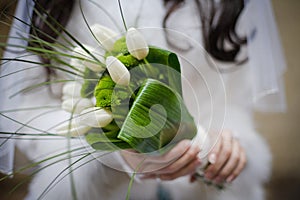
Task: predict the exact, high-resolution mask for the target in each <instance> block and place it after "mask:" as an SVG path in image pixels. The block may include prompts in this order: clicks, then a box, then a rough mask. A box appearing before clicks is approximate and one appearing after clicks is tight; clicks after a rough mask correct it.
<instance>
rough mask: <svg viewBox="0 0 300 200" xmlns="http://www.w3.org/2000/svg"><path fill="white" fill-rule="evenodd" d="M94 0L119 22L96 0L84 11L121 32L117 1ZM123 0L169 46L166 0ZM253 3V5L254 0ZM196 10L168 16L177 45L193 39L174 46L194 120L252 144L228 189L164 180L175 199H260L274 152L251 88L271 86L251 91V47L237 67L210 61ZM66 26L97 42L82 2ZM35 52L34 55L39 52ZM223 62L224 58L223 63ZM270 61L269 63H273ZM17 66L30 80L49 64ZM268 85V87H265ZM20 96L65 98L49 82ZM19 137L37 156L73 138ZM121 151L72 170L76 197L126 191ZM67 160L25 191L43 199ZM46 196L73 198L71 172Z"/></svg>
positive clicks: (58, 115)
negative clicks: (223, 68)
mask: <svg viewBox="0 0 300 200" xmlns="http://www.w3.org/2000/svg"><path fill="white" fill-rule="evenodd" d="M96 2H98V3H99V4H100V5H101V6H102V7H104V8H105V9H106V10H107V11H108V12H109V13H110V14H111V15H112V17H113V18H114V19H115V21H116V22H117V25H115V24H113V22H112V21H111V19H110V17H107V16H106V15H105V13H103V12H102V11H101V9H99V8H98V7H97V6H95V5H94V4H93V3H91V1H82V4H83V11H84V13H85V15H86V18H87V21H88V22H89V25H92V24H94V23H96V22H97V23H99V24H101V25H104V26H107V27H110V28H112V29H114V30H115V31H117V32H120V29H121V30H124V29H122V28H120V27H122V21H121V18H120V15H119V10H118V4H117V1H112V0H97V1H96ZM121 2H122V5H123V11H124V13H125V19H126V22H127V26H128V27H131V26H135V27H138V28H139V30H140V31H141V32H142V33H143V34H144V35H145V36H146V38H147V41H148V42H149V43H150V44H152V45H156V46H160V47H162V48H169V47H168V46H167V44H166V41H165V38H164V35H163V34H162V33H163V31H162V30H161V24H162V19H163V16H164V14H165V7H164V6H163V1H162V0H152V1H143V0H123V1H121ZM257 2H258V1H257ZM257 2H256V3H257ZM247 9H250V7H249V8H247ZM197 12H198V11H197V10H196V6H195V5H194V2H193V1H186V3H185V4H184V5H183V6H182V7H181V8H180V9H179V10H178V11H176V12H175V13H174V14H173V15H171V17H170V21H169V26H170V28H171V29H173V30H172V31H171V32H172V34H171V37H172V39H173V40H174V41H178V42H179V45H181V43H183V45H184V42H182V41H187V42H188V43H189V44H188V47H191V49H190V50H189V51H184V52H176V53H177V54H178V55H179V57H180V61H181V65H182V74H183V93H184V98H185V101H186V104H187V106H188V108H189V110H190V112H191V114H192V115H193V116H194V118H195V121H196V123H198V124H201V125H202V126H203V127H204V128H205V130H222V129H223V128H228V129H231V130H234V131H235V132H236V133H238V134H237V137H239V140H240V142H241V144H242V145H243V147H244V148H245V149H246V152H247V156H248V157H247V158H248V165H247V168H246V169H245V171H244V172H243V173H242V175H241V176H239V177H238V179H237V180H236V181H235V182H234V183H233V184H232V185H230V186H229V187H228V188H227V189H226V190H224V191H223V192H222V193H219V192H218V191H216V190H215V189H213V188H209V187H206V186H204V185H203V184H201V183H194V184H190V183H189V181H188V177H183V178H179V179H176V180H175V181H170V182H162V183H161V184H162V185H163V186H164V187H165V188H166V189H167V190H168V191H170V194H171V196H172V198H173V199H195V198H197V199H211V200H219V199H220V200H240V199H245V200H253V199H255V200H262V199H263V198H264V195H263V189H262V184H263V182H264V181H266V179H267V178H268V176H269V172H270V159H271V157H270V152H269V150H268V148H267V145H266V144H265V143H264V140H263V139H262V138H261V137H260V136H259V135H258V134H257V133H256V131H255V128H254V125H253V122H252V111H251V110H252V107H253V99H252V98H249V96H250V97H251V96H255V95H251V94H257V92H255V91H260V92H261V91H265V90H258V89H257V90H255V91H254V92H253V88H252V85H253V82H252V81H253V79H252V77H253V76H250V75H249V74H251V67H252V64H251V63H253V61H251V59H255V58H253V54H251V53H250V52H249V59H250V62H249V63H246V64H245V65H243V66H241V67H240V69H239V70H236V71H234V72H232V73H227V74H220V73H218V71H216V70H215V69H213V68H212V67H211V66H210V62H213V61H212V60H209V58H208V57H207V55H206V54H205V52H204V50H203V48H202V47H201V45H200V44H199V41H201V33H200V26H201V24H200V21H199V17H198V15H197ZM149 19H151V20H149ZM187 19H188V20H187ZM241 23H242V21H241ZM67 28H68V30H70V32H71V33H72V34H73V35H74V36H75V37H76V38H78V39H79V40H80V41H81V42H83V43H85V44H88V45H91V46H93V47H94V46H96V43H95V41H94V39H93V37H92V35H91V34H89V30H88V28H87V27H86V25H85V22H84V20H83V18H82V15H81V12H80V8H79V5H78V2H77V4H76V5H75V7H74V12H73V14H72V16H71V20H70V22H69V24H68V26H67ZM176 31H177V32H176ZM250 41H251V40H250ZM252 47H253V46H252ZM252 47H251V48H252ZM249 48H250V47H249ZM253 48H254V47H253ZM249 51H251V49H250V50H249ZM254 57H255V56H254ZM29 59H32V60H35V59H36V57H31V58H29ZM208 60H209V61H210V62H208ZM255 62H256V63H259V60H258V59H256V61H255ZM268 62H270V61H268ZM218 64H219V65H223V63H218ZM265 64H267V65H268V63H265ZM22 66H23V67H30V66H31V65H30V64H26V65H25V64H24V65H23V64H22ZM250 66H251V67H250ZM271 69H272V67H271ZM17 74H18V76H23V77H26V80H27V81H26V82H25V83H24V85H25V86H26V85H30V84H34V83H37V82H40V81H42V80H44V71H43V69H40V68H36V69H30V70H26V72H24V73H17ZM254 74H255V73H254ZM277 75H278V74H277ZM264 78H265V77H262V78H261V79H259V80H264ZM1 79H2V78H1ZM272 80H274V81H275V79H272ZM14 81H15V80H9V81H5V82H3V83H4V84H5V87H4V89H5V88H7V85H9V84H12V83H14ZM272 83H273V82H272ZM4 84H1V85H4ZM24 85H22V87H21V88H23V87H24ZM267 85H268V84H267ZM268 86H269V85H268ZM256 87H257V88H260V87H258V86H256ZM263 89H265V88H263ZM267 89H269V88H268V87H267ZM14 91H16V89H12V90H11V91H10V92H9V93H8V94H7V95H6V96H8V95H9V94H11V93H13V92H14ZM21 97H22V102H21V103H20V102H9V104H8V105H7V106H16V105H19V107H32V106H39V105H41V106H45V105H57V104H59V103H60V101H59V99H55V98H53V96H51V95H49V92H48V91H47V89H46V88H43V89H40V90H37V91H34V92H32V93H28V94H22V95H21ZM37 97H39V98H37ZM5 109H6V108H5ZM40 113H41V111H36V110H30V111H24V112H20V113H18V115H16V116H14V117H16V119H17V120H19V121H22V122H26V121H27V120H28V116H32V117H33V116H37V115H38V114H40ZM68 117H69V115H68V113H66V112H64V111H62V110H59V111H56V112H52V113H48V114H46V115H43V117H41V118H39V120H34V121H31V122H30V123H29V125H30V126H33V127H35V128H38V129H42V130H48V129H49V130H50V131H53V129H51V127H53V126H54V125H55V124H57V123H59V122H61V121H64V120H66V119H68ZM11 128H12V129H13V130H12V131H14V130H16V129H17V128H18V126H11ZM22 131H23V132H26V131H27V132H29V131H30V132H38V131H34V130H32V129H31V128H30V127H23V128H22ZM17 144H18V147H19V148H20V149H21V151H23V152H25V153H26V154H27V156H28V157H29V158H30V159H33V160H34V159H36V158H44V157H45V155H48V154H49V152H51V153H53V152H58V151H66V150H67V144H68V143H67V141H64V140H58V141H53V140H48V141H35V140H32V141H30V140H18V143H17ZM71 145H72V148H75V147H77V146H78V145H79V146H80V145H86V143H85V141H84V140H75V141H72V142H71ZM91 157H92V156H90V157H87V158H86V159H83V160H81V161H80V162H78V163H76V165H74V166H72V167H73V168H76V167H77V166H79V165H80V164H82V163H84V162H87V161H88V160H89V159H91ZM118 157H119V155H118V154H116V155H113V154H109V155H107V156H105V157H102V158H101V159H100V158H99V159H97V160H95V161H93V162H88V163H87V164H86V165H84V166H81V167H79V168H78V169H76V170H75V171H74V179H75V187H76V189H77V194H78V199H99V197H101V198H102V199H124V198H125V196H126V192H127V187H128V183H129V177H128V174H126V173H124V171H126V169H127V168H126V167H124V162H123V161H122V159H120V158H118ZM74 160H76V159H74ZM74 160H73V161H74ZM99 160H100V161H101V162H99ZM120 161H121V162H120ZM47 164H49V162H47V163H41V165H40V166H41V167H43V166H46V165H47ZM67 166H68V161H62V162H59V163H57V164H55V165H52V166H50V167H48V168H47V169H45V170H43V171H41V172H40V173H38V174H37V175H36V176H35V177H34V178H33V180H32V183H31V184H30V188H29V189H30V190H29V194H28V196H27V199H37V197H38V196H39V195H40V194H41V193H42V192H43V190H44V189H45V188H46V187H47V185H48V184H49V183H50V182H51V181H52V180H53V178H54V177H56V176H57V175H58V174H59V173H60V172H61V171H62V170H63V169H65V168H66V167H67ZM67 172H68V171H67ZM157 186H158V184H157V182H156V181H154V180H147V181H141V182H135V183H134V184H133V188H132V194H131V198H132V199H156V198H157V196H156V192H157ZM44 199H71V190H70V179H69V178H68V177H67V178H64V179H62V181H61V182H59V183H58V184H57V185H56V186H55V187H53V188H52V189H51V190H50V191H49V192H48V193H47V194H46V195H45V196H44Z"/></svg>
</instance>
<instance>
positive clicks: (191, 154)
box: [156, 146, 200, 174]
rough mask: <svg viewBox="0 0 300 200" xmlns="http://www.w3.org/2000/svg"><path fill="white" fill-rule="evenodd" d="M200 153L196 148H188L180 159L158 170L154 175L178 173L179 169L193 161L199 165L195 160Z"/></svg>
mask: <svg viewBox="0 0 300 200" xmlns="http://www.w3.org/2000/svg"><path fill="white" fill-rule="evenodd" d="M199 152H200V148H199V147H197V146H190V147H189V148H188V150H187V151H186V152H185V153H184V154H183V155H182V156H181V157H180V158H178V160H176V161H174V162H173V163H171V164H170V165H168V166H167V167H165V168H163V169H161V170H158V171H157V172H156V174H172V173H176V172H177V171H179V170H180V169H181V168H184V167H185V166H186V165H187V164H189V163H191V162H192V161H194V160H195V159H196V160H198V162H199V164H200V160H199V159H198V158H197V155H198V153H199Z"/></svg>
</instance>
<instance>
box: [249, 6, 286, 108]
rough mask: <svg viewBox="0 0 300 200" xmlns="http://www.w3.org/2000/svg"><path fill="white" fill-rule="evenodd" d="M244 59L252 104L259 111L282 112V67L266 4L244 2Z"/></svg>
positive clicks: (278, 44) (269, 7)
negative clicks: (246, 58) (250, 80)
mask: <svg viewBox="0 0 300 200" xmlns="http://www.w3.org/2000/svg"><path fill="white" fill-rule="evenodd" d="M246 2H247V3H246V8H245V10H244V15H245V16H243V17H244V18H245V20H244V23H245V24H246V28H247V39H248V56H249V65H250V68H251V74H252V77H253V78H252V82H253V84H252V86H253V87H252V91H253V102H254V106H255V108H256V109H258V110H260V111H269V112H270V111H271V112H274V111H275V112H276V111H277V112H278V111H279V112H283V111H285V110H286V102H285V94H284V85H283V74H284V72H285V70H286V63H285V58H284V54H283V51H282V46H281V43H280V38H279V34H278V30H277V26H276V23H275V17H274V14H273V10H272V5H271V2H270V0H250V1H246Z"/></svg>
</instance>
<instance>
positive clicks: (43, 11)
mask: <svg viewBox="0 0 300 200" xmlns="http://www.w3.org/2000/svg"><path fill="white" fill-rule="evenodd" d="M34 2H35V6H34V11H33V14H32V20H31V28H30V36H31V37H34V38H33V39H35V38H36V37H37V38H40V39H42V40H44V41H46V42H48V43H54V42H55V41H56V39H57V38H58V36H59V35H60V33H61V32H62V28H61V26H62V27H65V26H66V24H67V23H68V21H69V18H70V15H71V12H72V9H73V5H74V0H34ZM58 24H60V25H58ZM51 27H52V28H51ZM53 28H54V29H55V30H56V31H54V30H53ZM34 41H36V40H34ZM28 45H29V46H38V47H42V48H45V49H48V50H52V48H51V47H50V46H45V45H42V44H41V43H39V42H29V44H28ZM39 58H40V60H41V62H42V63H44V64H46V67H45V70H46V72H47V79H46V81H50V79H51V75H56V74H55V71H54V70H53V69H52V68H51V67H47V66H49V65H50V64H51V61H50V59H49V57H48V56H47V55H45V54H44V55H43V54H42V55H41V54H40V55H39ZM49 88H50V87H49Z"/></svg>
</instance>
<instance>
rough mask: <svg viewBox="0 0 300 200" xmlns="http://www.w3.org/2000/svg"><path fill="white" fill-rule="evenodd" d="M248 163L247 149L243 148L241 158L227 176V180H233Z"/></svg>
mask: <svg viewBox="0 0 300 200" xmlns="http://www.w3.org/2000/svg"><path fill="white" fill-rule="evenodd" d="M246 163H247V156H246V153H245V150H244V149H242V151H241V153H240V159H239V163H238V165H237V167H236V168H235V169H234V170H233V172H232V173H231V174H230V175H229V176H228V177H227V178H226V182H232V181H233V180H234V179H235V178H236V177H237V176H238V175H239V174H240V173H241V172H242V171H243V169H244V168H245V166H246Z"/></svg>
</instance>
